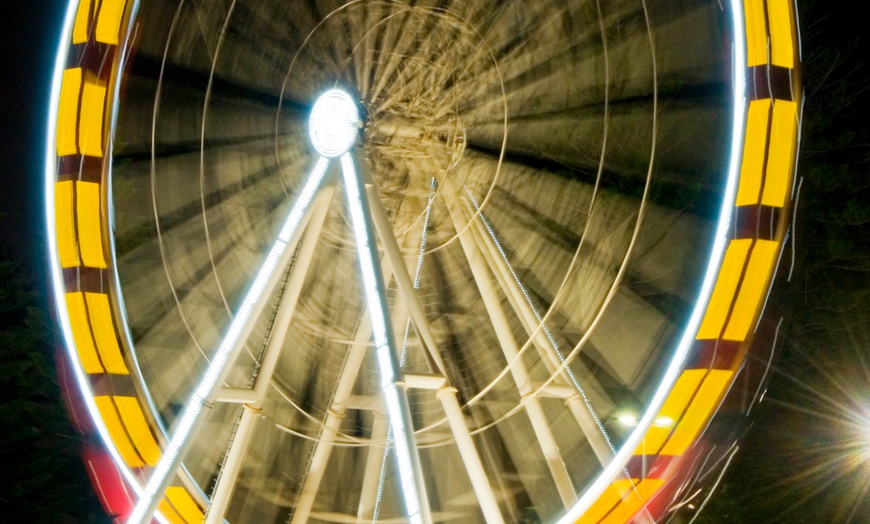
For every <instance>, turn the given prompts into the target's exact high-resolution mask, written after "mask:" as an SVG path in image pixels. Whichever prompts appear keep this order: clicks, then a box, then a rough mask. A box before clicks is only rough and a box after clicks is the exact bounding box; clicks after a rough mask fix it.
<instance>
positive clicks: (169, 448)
mask: <svg viewBox="0 0 870 524" xmlns="http://www.w3.org/2000/svg"><path fill="white" fill-rule="evenodd" d="M328 167H329V162H328V161H327V160H326V159H324V158H321V159H319V160H318V162H317V163H316V164H315V166H314V168H313V170H312V173H311V175H310V176H309V177H308V180H307V181H306V182H305V185H304V187H303V189H302V191H300V193H299V196H298V197H297V200H296V202H295V203H294V204H293V207H292V209H291V210H290V213H289V214H288V215H287V218H286V219H285V220H284V223H283V225H282V227H281V231H280V233H279V234H278V238H277V239H276V240H275V243H274V244H273V245H272V247H271V248H270V250H269V252H268V254H267V255H266V257H265V259H264V261H263V263H262V265H261V266H260V268H259V270H257V274H256V276H255V277H254V280H253V282H252V283H251V287H250V288H249V289H248V291H247V293H246V294H245V298H244V300H243V301H242V304H241V306H239V309H238V310H237V311H236V315H235V317H233V319H232V321H231V322H230V325H229V328H228V329H227V332H226V334H225V335H224V338H223V340H222V341H221V343H220V345H219V346H218V348H217V350H216V351H215V352H214V354H213V355H212V360H211V361H210V362H209V364H208V367H207V369H206V372H205V373H204V374H203V377H202V380H201V381H200V383H199V385H198V386H197V387H196V389H195V390H194V392H193V394H192V395H191V398H190V400H188V402H187V404H186V405H185V407H184V410H183V411H182V412H181V416H180V418H179V420H178V423H177V425H176V428H175V431H174V433H173V434H172V437H171V438H170V439H169V442H168V444H167V445H166V447H165V448H164V450H163V456H162V457H161V458H160V461H159V462H158V463H157V466H156V467H155V468H154V469H153V470H152V472H151V476H150V477H149V478H148V482H147V483H146V484H145V488H144V490H143V492H142V495H141V497H140V499H139V500H138V501H137V502H136V505H135V507H134V508H133V511H132V512H131V513H130V516H129V518H128V520H127V524H144V523H146V522H150V521H151V519H152V517H153V515H154V511H155V510H156V509H157V505H158V504H159V503H160V501H161V500H162V499H163V494H164V493H165V492H166V488H167V487H168V486H169V483H170V482H171V481H172V479H173V478H174V475H175V472H176V470H177V469H178V467H179V465H180V464H181V460H182V458H183V457H184V454H185V452H186V451H187V449H188V447H189V446H190V443H191V440H192V439H191V435H192V434H193V433H194V432H195V431H196V430H197V429H198V427H199V426H200V424H201V423H202V420H203V418H204V416H205V413H206V411H205V410H204V407H205V406H206V405H207V402H208V400H209V399H211V398H213V397H214V393H215V390H216V389H217V388H219V387H220V385H221V384H223V382H224V379H225V378H226V376H227V374H228V373H229V370H230V368H231V367H232V366H231V365H232V363H233V362H235V360H236V358H237V357H238V355H239V352H241V350H242V348H243V347H244V345H245V342H246V340H247V338H248V336H249V335H250V333H251V330H252V329H253V325H254V323H255V322H254V321H255V320H256V318H257V317H258V316H259V315H260V314H261V313H262V312H263V309H264V308H265V305H266V301H265V300H262V298H263V297H264V296H269V294H270V293H271V291H272V290H274V288H275V286H276V285H278V282H279V280H280V275H281V272H280V271H276V269H277V268H279V267H286V265H287V264H288V263H289V262H290V258H291V257H292V256H293V252H294V250H295V246H296V244H297V243H298V242H299V237H300V235H301V231H302V230H303V229H304V227H305V225H306V224H307V222H308V219H309V218H310V216H311V200H312V199H313V198H314V197H315V196H317V194H318V193H320V191H321V190H322V181H323V177H324V175H325V174H326V170H327V168H328Z"/></svg>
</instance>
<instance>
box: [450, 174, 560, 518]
mask: <svg viewBox="0 0 870 524" xmlns="http://www.w3.org/2000/svg"><path fill="white" fill-rule="evenodd" d="M444 178H445V181H446V182H447V183H448V184H450V182H449V177H444ZM448 191H449V192H451V193H453V194H458V193H455V192H454V191H450V190H449V188H448ZM444 201H445V203H446V204H447V207H448V211H449V213H450V218H451V219H452V220H453V224H454V227H455V228H456V231H462V233H461V234H459V242H460V244H461V246H462V249H463V251H464V252H465V257H466V258H467V259H468V264H469V266H470V268H471V272H472V274H473V276H474V280H475V283H476V284H477V287H478V290H479V291H480V296H481V298H482V299H483V303H484V306H485V307H486V310H487V313H489V317H490V321H491V322H492V325H493V328H494V331H495V334H496V336H497V337H498V340H499V345H500V346H501V349H502V352H503V353H504V356H505V359H506V360H507V362H509V363H512V365H511V366H510V371H511V376H512V377H513V379H514V382H515V384H516V386H517V390H518V392H519V394H520V396H522V397H523V398H524V399H525V403H524V407H525V411H526V414H527V415H528V417H529V421H530V422H531V424H532V428H533V429H534V431H535V436H536V437H537V439H538V443H539V444H540V446H541V451H542V452H543V453H544V459H545V460H546V462H547V466H548V467H549V469H550V474H551V475H552V476H553V481H554V482H555V484H556V490H557V491H558V492H559V497H560V498H561V500H562V504H563V505H564V506H565V508H569V507H571V505H572V504H573V503H574V500H575V499H576V495H577V494H576V491H575V490H574V485H573V483H572V482H571V477H570V475H568V470H567V468H566V467H565V462H564V461H563V460H562V454H561V452H560V451H559V446H558V445H557V444H556V439H555V437H553V432H552V430H551V429H550V425H549V422H548V421H547V417H546V415H545V413H544V409H543V407H542V406H541V403H540V399H538V398H536V397H528V396H527V395H531V394H532V393H533V391H534V390H533V389H532V382H531V378H530V377H529V374H528V370H527V369H526V366H525V364H524V363H523V361H522V359H519V358H516V357H517V355H518V353H519V348H518V346H517V342H516V339H515V338H514V336H513V333H512V330H511V327H510V323H509V322H508V319H507V316H506V315H505V312H504V310H503V309H502V306H501V299H500V298H499V296H498V293H497V292H496V289H495V286H494V285H493V283H492V279H491V278H490V274H489V270H488V268H487V264H486V261H485V260H484V257H483V254H482V253H481V252H480V250H479V249H478V247H477V243H476V242H475V241H474V239H473V237H472V234H473V233H472V231H471V230H470V229H466V230H465V231H463V227H464V223H465V216H464V213H463V212H462V209H461V207H460V205H459V203H458V202H452V203H451V202H450V201H448V199H447V198H445V199H444ZM451 204H452V205H451Z"/></svg>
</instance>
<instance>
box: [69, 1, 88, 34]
mask: <svg viewBox="0 0 870 524" xmlns="http://www.w3.org/2000/svg"><path fill="white" fill-rule="evenodd" d="M90 21H91V0H81V1H80V2H79V7H78V9H76V19H75V22H74V23H73V34H72V42H73V43H74V44H83V43H85V42H87V41H88V24H89V23H90Z"/></svg>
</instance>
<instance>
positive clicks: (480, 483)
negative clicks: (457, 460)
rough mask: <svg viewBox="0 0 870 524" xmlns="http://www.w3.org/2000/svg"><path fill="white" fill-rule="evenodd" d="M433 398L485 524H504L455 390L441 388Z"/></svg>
mask: <svg viewBox="0 0 870 524" xmlns="http://www.w3.org/2000/svg"><path fill="white" fill-rule="evenodd" d="M435 396H436V397H438V400H440V401H441V405H442V406H443V407H444V413H446V414H447V422H449V423H450V429H452V430H453V435H454V437H456V446H457V447H458V448H459V454H460V455H461V456H462V462H463V463H464V464H465V469H466V470H467V471H468V477H469V478H470V479H471V486H472V487H473V488H474V494H475V495H477V501H478V502H479V503H480V509H481V511H483V517H484V518H485V519H486V522H487V524H500V523H502V522H504V519H502V516H501V511H499V509H498V502H496V500H495V494H494V493H493V492H492V486H491V485H490V483H489V478H488V477H487V476H486V472H485V471H484V469H483V464H482V463H481V462H480V457H479V456H478V455H477V447H475V445H474V441H473V440H471V433H470V432H469V431H468V426H467V425H466V424H465V417H464V416H463V415H462V408H460V407H459V401H458V400H456V388H453V387H445V388H441V389H440V390H438V393H436V394H435Z"/></svg>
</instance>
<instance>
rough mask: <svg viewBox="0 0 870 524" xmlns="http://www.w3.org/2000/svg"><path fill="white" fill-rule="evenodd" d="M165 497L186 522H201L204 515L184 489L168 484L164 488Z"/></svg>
mask: <svg viewBox="0 0 870 524" xmlns="http://www.w3.org/2000/svg"><path fill="white" fill-rule="evenodd" d="M166 498H168V499H169V502H171V503H172V505H173V506H174V507H175V509H176V510H177V511H178V513H179V514H180V515H181V516H182V517H183V518H184V520H186V521H187V522H188V524H198V523H200V522H202V520H203V518H204V517H205V515H204V514H203V512H202V510H201V509H199V506H198V505H197V504H196V502H195V501H194V500H193V497H191V496H190V493H188V492H187V490H186V489H184V488H182V487H179V486H170V487H168V488H166Z"/></svg>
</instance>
